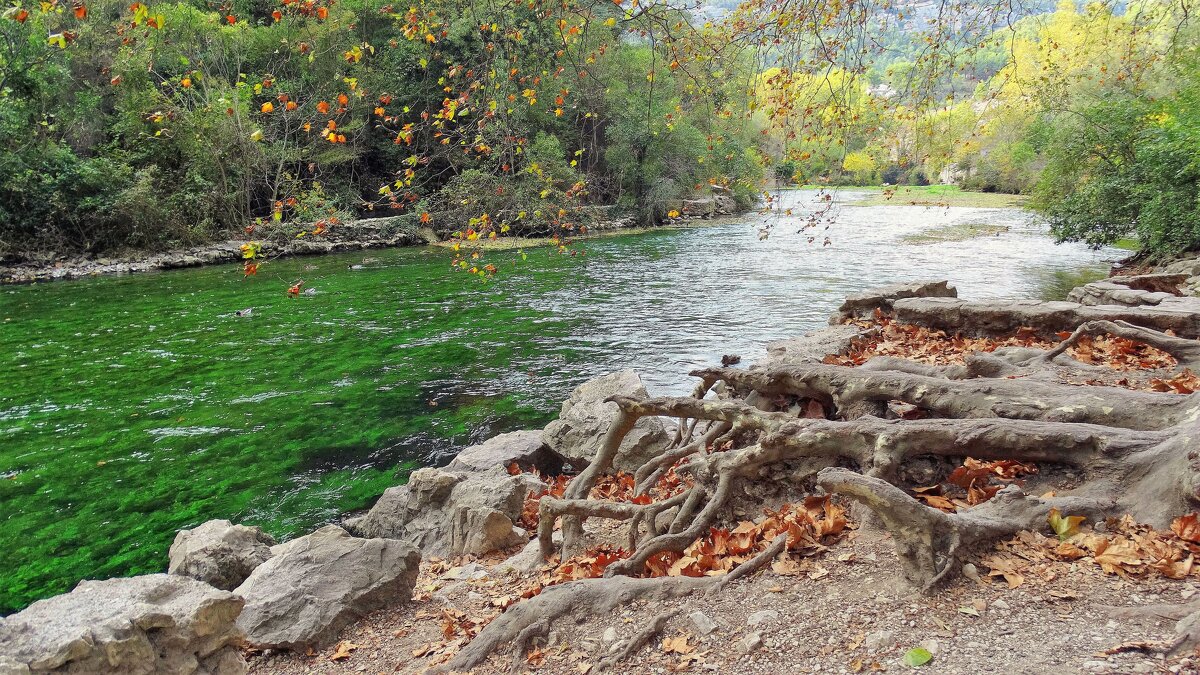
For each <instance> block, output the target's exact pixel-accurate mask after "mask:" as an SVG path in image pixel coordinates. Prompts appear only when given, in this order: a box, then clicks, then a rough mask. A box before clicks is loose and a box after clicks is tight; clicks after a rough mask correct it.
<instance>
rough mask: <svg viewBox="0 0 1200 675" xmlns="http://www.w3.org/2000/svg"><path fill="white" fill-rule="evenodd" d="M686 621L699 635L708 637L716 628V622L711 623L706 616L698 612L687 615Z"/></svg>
mask: <svg viewBox="0 0 1200 675" xmlns="http://www.w3.org/2000/svg"><path fill="white" fill-rule="evenodd" d="M688 620H690V621H691V622H692V627H693V628H695V629H696V632H697V633H699V634H700V635H709V634H711V633H712V632H713V631H715V630H716V629H717V628H718V626H717V622H716V621H713V620H712V619H711V618H709V616H708V615H707V614H705V613H704V612H701V611H700V610H696V611H694V612H692V613H691V614H688Z"/></svg>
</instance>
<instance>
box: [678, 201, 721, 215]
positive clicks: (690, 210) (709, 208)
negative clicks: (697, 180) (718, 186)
mask: <svg viewBox="0 0 1200 675" xmlns="http://www.w3.org/2000/svg"><path fill="white" fill-rule="evenodd" d="M682 212H683V214H684V215H687V216H700V217H702V218H711V217H712V216H713V214H714V213H716V212H717V200H715V199H709V198H705V199H685V200H683V210H682Z"/></svg>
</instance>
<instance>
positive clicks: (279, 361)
mask: <svg viewBox="0 0 1200 675" xmlns="http://www.w3.org/2000/svg"><path fill="white" fill-rule="evenodd" d="M811 198H812V194H811V193H800V192H797V193H790V194H787V195H785V199H786V200H787V201H788V202H789V205H791V206H794V208H795V211H794V213H795V214H796V215H797V216H802V214H803V212H804V211H805V208H806V207H808V206H810V200H811ZM793 202H794V203H793ZM833 215H835V216H836V217H835V218H834V220H833V222H832V224H830V225H829V229H828V231H827V232H826V230H824V229H818V237H817V243H816V244H810V243H808V236H807V235H803V234H797V233H796V230H797V228H798V223H799V222H800V219H799V218H798V217H797V218H783V219H778V220H772V221H771V222H772V223H774V230H773V233H772V235H771V237H770V238H769V239H768V240H766V241H760V240H759V237H758V226H759V225H761V222H762V220H763V219H762V218H761V217H758V216H753V217H749V218H747V219H746V221H745V222H741V223H737V224H729V225H721V226H717V227H711V228H703V229H692V230H680V231H660V232H655V233H652V234H645V235H630V236H623V237H617V238H612V239H605V240H598V241H595V242H590V243H588V244H587V246H586V247H585V248H586V256H582V257H574V258H572V257H566V256H560V255H558V254H556V253H552V252H550V251H548V250H546V249H534V250H530V251H528V252H527V253H528V259H527V260H525V261H521V260H520V256H519V255H518V254H516V253H515V252H514V253H504V254H494V255H493V257H492V259H493V260H497V261H500V262H501V268H502V275H501V276H500V277H499V278H498V279H497V280H496V281H494V282H493V283H490V284H487V285H482V284H480V283H478V282H477V281H472V280H471V279H469V278H467V277H466V276H465V275H459V274H453V273H450V272H449V271H448V256H447V254H446V252H444V251H440V250H434V249H406V250H393V251H386V252H370V253H369V254H366V255H369V256H370V257H371V258H375V259H376V260H375V261H373V262H368V263H366V265H365V268H364V269H361V270H350V269H348V267H349V265H350V264H353V263H361V262H362V261H363V258H364V254H362V253H357V254H348V255H336V256H328V257H320V258H307V259H296V260H285V261H277V262H274V263H271V264H270V265H268V266H266V267H264V269H263V271H262V272H261V273H260V274H259V277H258V278H256V279H252V280H248V281H244V280H243V279H242V275H241V273H240V269H239V268H238V267H237V266H234V265H230V266H221V267H212V268H204V269H197V270H187V271H176V272H168V273H158V274H144V275H135V276H129V277H109V278H97V279H89V280H82V281H72V282H59V283H49V284H40V285H35V286H21V287H3V288H0V505H2V506H3V508H2V510H0V613H3V612H8V611H12V610H15V609H18V608H20V607H22V606H24V605H26V604H28V603H29V602H31V601H32V600H34V599H37V598H39V597H44V596H46V595H50V594H53V593H58V592H63V591H66V590H69V589H70V588H71V587H72V586H73V585H74V584H75V582H77V581H78V580H80V579H82V578H103V577H110V576H117V575H126V574H133V573H139V572H148V571H159V570H161V569H163V568H164V567H165V565H166V551H167V548H168V546H169V545H170V542H171V539H172V538H173V536H174V533H175V531H176V530H177V529H179V528H181V527H187V526H191V525H195V524H197V523H200V522H202V521H204V520H207V519H209V518H229V519H232V520H236V521H242V522H246V523H253V524H259V525H262V526H263V527H264V528H266V529H267V530H268V531H270V532H272V533H273V534H275V535H276V536H279V537H289V536H294V535H296V534H298V533H302V532H304V531H307V530H309V529H311V528H312V527H313V526H315V525H318V524H320V523H322V522H326V521H328V520H330V519H332V518H335V517H336V516H337V515H338V514H339V513H341V512H344V511H348V510H353V509H359V508H363V507H366V506H368V505H370V503H371V502H372V500H373V499H374V498H375V497H376V496H378V495H379V494H380V493H381V492H382V491H383V490H384V489H385V488H387V487H388V486H391V485H394V484H397V483H401V482H403V480H404V476H405V475H406V472H407V470H409V469H410V468H412V467H414V466H419V465H424V464H431V463H437V462H441V461H445V460H446V459H447V457H448V456H449V455H450V454H452V453H453V452H455V451H456V450H457V449H459V448H461V447H463V446H464V445H467V444H469V443H472V442H477V441H480V440H482V439H484V438H487V437H489V436H492V435H494V434H496V433H499V432H503V431H509V430H513V429H517V428H523V427H525V428H528V427H537V426H541V425H543V424H544V423H545V422H546V421H547V420H548V419H549V418H550V417H551V416H552V415H553V413H554V412H555V411H556V409H557V405H558V402H559V401H561V400H562V399H563V398H565V396H566V395H567V394H568V393H569V391H570V389H571V388H572V387H574V386H575V385H577V384H579V383H580V382H581V381H583V380H585V379H587V378H589V377H592V376H595V375H598V374H602V373H605V372H608V371H611V370H614V369H619V368H635V369H637V370H639V371H641V372H642V373H643V376H644V379H645V381H646V383H647V385H648V386H649V388H650V389H651V390H652V391H655V392H658V393H683V392H686V391H687V390H689V389H690V387H691V382H690V381H689V378H687V376H686V373H687V371H688V370H689V369H691V368H693V367H696V366H702V365H711V364H713V363H716V362H718V361H719V359H720V357H721V355H722V354H729V353H736V354H740V355H742V356H743V357H745V358H746V359H747V361H750V360H753V358H754V357H756V356H759V355H761V354H763V353H764V347H765V345H766V343H767V342H769V341H771V340H775V339H779V338H783V337H787V336H791V335H795V334H798V333H801V332H803V331H805V330H808V329H811V328H814V327H817V326H820V325H822V324H824V323H825V321H826V318H827V317H828V316H829V314H830V313H831V312H832V311H833V310H834V308H835V307H836V306H837V305H838V304H839V303H840V302H841V299H842V298H843V297H844V296H845V295H847V294H849V293H853V292H855V291H858V290H861V289H863V288H866V287H870V286H873V285H879V284H880V283H883V282H888V281H898V280H905V279H918V278H921V279H924V278H950V279H952V280H953V281H954V282H955V283H956V284H957V285H958V287H959V291H960V295H962V296H964V297H970V298H1018V297H1030V296H1047V295H1050V296H1052V295H1057V294H1061V293H1063V292H1065V290H1064V289H1065V288H1069V287H1070V286H1071V285H1073V283H1074V281H1075V279H1076V277H1077V275H1079V274H1085V275H1086V274H1094V273H1096V272H1097V271H1103V270H1105V269H1107V261H1108V260H1111V259H1112V258H1113V257H1114V256H1113V255H1111V254H1109V255H1105V254H1103V253H1100V254H1097V253H1093V252H1091V251H1087V250H1085V249H1083V248H1082V247H1074V246H1054V245H1053V244H1052V243H1051V242H1050V241H1049V240H1048V239H1047V238H1046V237H1045V236H1044V235H1043V234H1042V230H1041V228H1040V227H1039V226H1038V225H1036V224H1035V223H1034V222H1033V221H1032V219H1031V218H1030V217H1029V216H1028V215H1027V214H1025V213H1023V212H1021V211H1018V210H984V209H926V208H921V207H903V206H888V207H871V208H864V207H852V206H845V207H841V208H838V209H836V213H835V214H833ZM959 222H977V223H988V224H1004V225H1009V226H1010V227H1011V229H1010V231H1009V232H1007V233H1005V234H1002V235H1000V236H989V237H982V238H977V239H971V240H968V241H962V242H946V243H936V244H919V245H917V244H908V243H905V242H904V241H903V238H904V236H905V235H910V234H913V233H917V232H921V231H924V230H928V229H931V228H935V227H938V226H940V225H945V224H947V223H959ZM823 227H824V226H822V228H823ZM826 233H827V234H828V235H829V236H830V237H831V238H832V240H833V244H832V245H830V246H821V245H820V244H821V241H822V239H823V238H824V236H825V234H826ZM299 277H303V278H304V279H305V281H306V284H307V285H308V286H310V287H312V288H315V289H317V291H318V293H317V294H316V295H315V296H311V297H301V298H298V299H289V298H287V297H285V296H284V294H283V289H284V288H286V286H287V285H289V284H290V283H291V282H292V281H293V280H294V279H296V278H299ZM245 307H253V308H254V312H253V315H252V317H250V318H235V317H234V316H233V312H234V311H235V310H239V309H242V308H245Z"/></svg>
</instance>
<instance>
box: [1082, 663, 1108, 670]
mask: <svg viewBox="0 0 1200 675" xmlns="http://www.w3.org/2000/svg"><path fill="white" fill-rule="evenodd" d="M1080 668H1082V669H1083V670H1086V671H1087V672H1089V673H1106V672H1108V671H1109V669H1110V666H1109V664H1107V663H1105V662H1104V661H1084V662H1083V665H1082V666H1080Z"/></svg>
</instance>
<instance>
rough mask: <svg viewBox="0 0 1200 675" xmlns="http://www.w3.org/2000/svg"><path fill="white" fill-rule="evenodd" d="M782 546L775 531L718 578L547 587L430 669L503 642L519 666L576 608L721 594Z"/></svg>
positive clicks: (479, 657)
mask: <svg viewBox="0 0 1200 675" xmlns="http://www.w3.org/2000/svg"><path fill="white" fill-rule="evenodd" d="M786 544H787V540H786V537H785V536H783V535H780V536H779V537H777V538H775V540H773V541H772V542H771V544H770V546H768V547H767V548H766V549H764V550H763V551H762V552H761V553H759V554H758V555H756V556H754V557H753V558H751V559H750V560H748V561H746V562H745V563H743V564H742V565H740V566H739V567H737V568H736V569H735V570H734V571H733V572H730V573H729V574H726V575H724V576H720V577H656V578H634V577H617V578H615V579H581V580H579V581H571V582H568V583H565V584H559V585H557V586H549V587H547V588H545V589H544V590H542V592H541V593H540V594H538V595H536V596H534V597H532V598H530V599H528V600H525V601H523V602H519V603H517V604H515V605H513V606H511V607H509V608H508V610H507V611H505V612H504V613H503V614H501V615H500V616H498V617H496V619H495V620H493V621H492V622H491V623H489V624H488V625H487V627H486V628H484V629H483V630H482V631H480V633H479V635H477V636H475V639H474V640H472V641H471V643H470V644H468V645H467V646H466V647H464V648H463V650H462V651H460V652H459V653H458V654H457V655H455V657H454V658H453V659H451V660H450V661H449V662H447V663H446V664H444V665H442V666H440V667H438V668H435V669H434V670H433V672H436V673H450V672H462V671H466V670H470V669H472V668H474V667H476V666H478V665H479V664H481V663H483V662H484V661H485V660H486V659H487V658H488V657H489V656H490V655H491V654H492V653H493V652H494V651H497V650H499V649H500V648H501V647H502V646H504V645H507V644H511V645H512V646H513V649H514V654H513V658H514V664H521V663H523V660H524V657H525V648H526V647H527V646H528V644H529V642H530V641H531V640H532V639H533V638H535V637H538V636H545V635H546V634H547V633H548V632H549V631H550V629H551V627H552V626H554V625H555V624H557V623H559V622H561V621H563V620H565V619H566V617H568V616H570V615H571V614H573V613H576V612H587V613H600V614H603V613H607V612H611V611H613V610H615V609H616V608H618V607H620V606H622V605H626V604H628V603H630V602H632V601H634V600H650V601H654V600H657V601H664V600H672V599H674V598H681V597H684V596H688V595H692V594H694V593H697V592H706V593H710V594H715V593H720V592H721V591H723V590H724V589H725V588H726V587H727V586H728V585H729V584H730V583H732V582H734V581H736V580H738V579H741V578H743V577H745V576H747V575H750V574H753V573H754V572H757V571H758V570H760V569H762V568H763V567H764V566H766V565H767V564H768V563H770V562H771V560H773V559H774V558H775V556H777V555H779V553H780V552H781V551H782V550H783V548H784V546H785V545H786Z"/></svg>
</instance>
